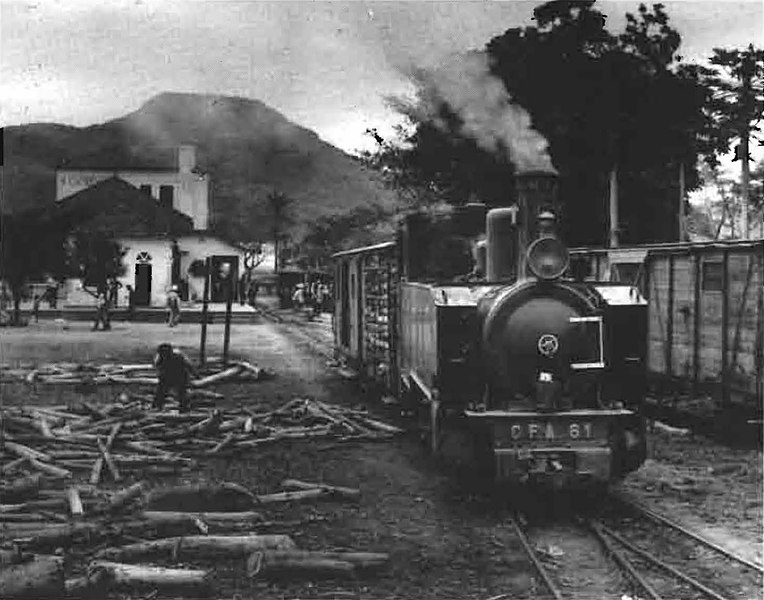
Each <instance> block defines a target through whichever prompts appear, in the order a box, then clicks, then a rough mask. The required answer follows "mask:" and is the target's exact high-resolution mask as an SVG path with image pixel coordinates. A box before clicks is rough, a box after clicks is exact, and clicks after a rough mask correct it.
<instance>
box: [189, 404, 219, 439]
mask: <svg viewBox="0 0 764 600" xmlns="http://www.w3.org/2000/svg"><path fill="white" fill-rule="evenodd" d="M222 422H223V416H222V414H221V413H220V411H219V410H215V411H213V413H212V414H211V415H210V416H209V417H208V418H206V419H204V421H200V422H199V423H196V424H195V425H192V426H191V427H189V428H188V433H189V434H191V435H200V436H204V435H207V434H208V433H212V432H214V431H217V429H218V427H220V423H222Z"/></svg>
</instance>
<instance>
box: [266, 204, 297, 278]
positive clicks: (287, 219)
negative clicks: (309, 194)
mask: <svg viewBox="0 0 764 600" xmlns="http://www.w3.org/2000/svg"><path fill="white" fill-rule="evenodd" d="M267 201H268V210H269V212H270V218H271V233H272V236H273V252H274V257H275V261H274V267H273V270H274V271H275V272H278V270H279V269H280V268H281V260H280V258H279V253H280V251H281V242H283V241H284V234H285V231H286V226H287V225H289V224H290V223H292V222H293V217H292V214H291V208H292V205H293V204H294V201H293V200H292V199H291V198H290V197H289V196H287V195H286V194H283V193H281V192H277V191H273V192H271V193H270V194H268V198H267Z"/></svg>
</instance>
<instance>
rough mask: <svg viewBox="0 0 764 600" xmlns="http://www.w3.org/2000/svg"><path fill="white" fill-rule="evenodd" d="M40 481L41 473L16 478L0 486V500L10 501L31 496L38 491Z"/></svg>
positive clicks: (35, 494)
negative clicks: (8, 483)
mask: <svg viewBox="0 0 764 600" xmlns="http://www.w3.org/2000/svg"><path fill="white" fill-rule="evenodd" d="M41 483H42V475H40V474H39V473H35V474H34V475H29V476H27V477H22V478H20V479H16V480H15V481H13V482H12V483H11V484H10V485H5V486H3V487H2V488H0V501H2V502H9V501H10V502H12V501H14V500H26V499H28V498H33V497H35V496H37V494H38V493H39V491H40V484H41Z"/></svg>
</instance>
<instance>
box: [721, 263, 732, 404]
mask: <svg viewBox="0 0 764 600" xmlns="http://www.w3.org/2000/svg"><path fill="white" fill-rule="evenodd" d="M723 252H724V253H723V255H722V404H724V406H727V404H729V399H730V390H729V373H727V370H728V369H729V360H728V357H727V353H728V352H729V348H728V345H729V341H728V337H729V336H728V335H727V329H728V328H729V310H730V306H729V304H730V303H729V293H728V290H727V287H728V286H729V258H730V256H729V250H728V249H727V248H725V249H724V251H723Z"/></svg>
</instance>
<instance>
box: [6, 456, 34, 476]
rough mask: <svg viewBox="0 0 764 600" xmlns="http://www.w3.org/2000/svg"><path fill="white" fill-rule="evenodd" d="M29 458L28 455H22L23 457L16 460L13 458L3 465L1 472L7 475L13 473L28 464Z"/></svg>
mask: <svg viewBox="0 0 764 600" xmlns="http://www.w3.org/2000/svg"><path fill="white" fill-rule="evenodd" d="M28 460H29V458H28V457H26V456H22V457H21V458H17V459H15V460H12V461H10V462H8V463H6V464H4V465H3V466H2V468H0V474H2V475H7V474H8V473H12V472H13V471H15V470H16V469H20V468H22V467H23V466H24V465H26V464H27V461H28Z"/></svg>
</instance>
